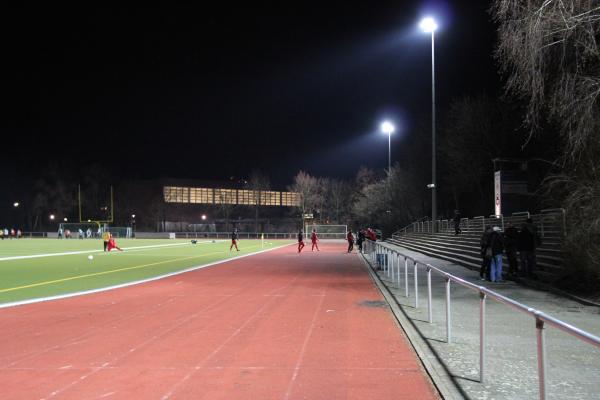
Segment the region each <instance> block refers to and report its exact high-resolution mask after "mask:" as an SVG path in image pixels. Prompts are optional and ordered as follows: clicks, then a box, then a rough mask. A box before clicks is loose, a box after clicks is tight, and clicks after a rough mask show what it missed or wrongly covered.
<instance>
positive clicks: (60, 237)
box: [58, 228, 63, 239]
mask: <svg viewBox="0 0 600 400" xmlns="http://www.w3.org/2000/svg"><path fill="white" fill-rule="evenodd" d="M58 238H59V239H62V238H63V228H58Z"/></svg>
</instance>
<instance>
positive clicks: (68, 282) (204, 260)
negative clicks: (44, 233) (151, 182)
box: [0, 239, 290, 304]
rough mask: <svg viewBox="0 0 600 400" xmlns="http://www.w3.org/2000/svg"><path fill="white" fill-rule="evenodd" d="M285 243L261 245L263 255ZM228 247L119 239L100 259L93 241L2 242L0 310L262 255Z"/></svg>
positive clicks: (246, 246)
mask: <svg viewBox="0 0 600 400" xmlns="http://www.w3.org/2000/svg"><path fill="white" fill-rule="evenodd" d="M287 243H290V241H283V240H275V241H274V240H268V241H267V240H265V241H264V249H269V248H273V247H278V246H281V245H284V244H287ZM230 244H231V241H229V240H216V241H215V242H213V241H212V240H201V239H199V240H198V243H197V244H192V243H191V242H190V241H189V240H158V239H154V240H153V239H121V240H117V245H118V246H119V247H121V248H123V249H124V250H125V251H123V252H119V251H115V250H113V251H112V252H110V253H105V252H103V251H102V241H101V240H97V239H87V240H77V239H70V240H57V239H19V240H3V241H0V304H5V303H12V302H17V301H23V300H29V299H35V298H43V297H49V296H56V295H62V294H67V293H74V292H81V291H85V290H92V289H98V288H103V287H108V286H114V285H119V284H123V283H127V282H132V281H138V280H142V279H148V278H152V277H156V276H160V275H164V274H168V273H172V272H177V271H181V270H185V269H188V268H192V267H196V266H200V265H204V264H208V263H211V262H216V261H220V260H225V259H227V258H232V257H237V256H240V255H245V254H249V253H254V252H257V251H261V250H263V247H262V243H261V241H260V240H241V241H239V242H238V246H239V248H240V251H239V252H237V251H235V250H234V251H232V252H229V245H230ZM60 253H73V254H60ZM53 254H54V255H53ZM90 255H91V256H93V259H92V260H90V259H89V258H88V257H89V256H90Z"/></svg>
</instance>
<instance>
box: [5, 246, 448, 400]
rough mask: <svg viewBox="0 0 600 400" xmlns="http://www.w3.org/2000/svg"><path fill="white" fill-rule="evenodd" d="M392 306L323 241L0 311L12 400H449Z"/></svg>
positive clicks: (356, 266)
mask: <svg viewBox="0 0 600 400" xmlns="http://www.w3.org/2000/svg"><path fill="white" fill-rule="evenodd" d="M305 250H306V249H305ZM382 301H383V297H382V296H381V294H380V293H379V292H378V290H377V288H376V287H375V286H374V285H373V283H372V282H371V279H370V278H369V275H368V273H367V271H366V268H365V266H364V265H363V263H362V262H361V260H360V259H359V258H358V257H357V256H356V254H346V253H345V249H344V245H343V244H334V243H330V244H328V243H325V242H323V243H322V245H321V251H320V252H314V253H312V252H311V251H310V250H309V251H305V252H303V253H302V254H298V253H297V250H296V249H295V246H288V247H284V248H282V249H279V250H275V251H272V252H269V253H263V254H259V255H256V256H252V257H247V258H243V259H239V260H235V261H231V262H227V263H224V264H221V265H217V266H214V267H210V268H207V269H202V270H198V271H194V272H190V273H186V274H182V275H178V276H174V277H171V278H167V279H163V280H159V281H154V282H150V283H146V284H141V285H136V286H132V287H128V288H123V289H117V290H111V291H107V292H103V293H97V294H92V295H87V296H80V297H75V298H70V299H63V300H56V301H49V302H44V303H38V304H30V305H25V306H18V307H13V308H7V309H1V310H0V324H1V326H2V329H1V330H0V388H1V389H0V391H1V393H2V394H1V397H2V399H78V400H80V399H236V400H237V399H328V400H329V399H378V400H381V399H395V400H399V399H412V400H415V399H438V398H439V397H438V395H437V392H436V391H435V389H434V387H433V385H432V384H431V382H430V381H429V378H428V377H427V375H426V374H425V373H424V371H423V369H422V367H421V364H420V362H419V361H418V359H417V357H416V355H415V353H414V352H413V350H412V349H411V347H410V345H409V344H408V342H407V339H406V338H405V336H404V335H403V333H402V331H401V330H400V328H399V327H398V326H397V325H396V323H395V322H394V319H393V316H392V314H391V312H390V311H389V308H387V307H386V306H382V303H381V302H382Z"/></svg>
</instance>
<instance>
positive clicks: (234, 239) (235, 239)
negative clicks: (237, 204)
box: [229, 228, 240, 251]
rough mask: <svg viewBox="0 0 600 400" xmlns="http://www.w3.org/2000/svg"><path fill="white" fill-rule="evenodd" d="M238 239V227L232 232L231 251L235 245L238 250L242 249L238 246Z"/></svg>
mask: <svg viewBox="0 0 600 400" xmlns="http://www.w3.org/2000/svg"><path fill="white" fill-rule="evenodd" d="M237 240H238V233H237V228H236V229H234V230H233V232H231V246H229V251H231V249H233V248H234V247H235V249H236V250H237V251H240V249H238V247H237Z"/></svg>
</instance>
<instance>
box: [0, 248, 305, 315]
mask: <svg viewBox="0 0 600 400" xmlns="http://www.w3.org/2000/svg"><path fill="white" fill-rule="evenodd" d="M292 244H294V243H288V244H284V245H281V246H277V247H273V248H271V249H266V250H261V251H257V252H256V253H250V254H244V255H241V256H237V257H232V258H226V259H224V260H219V261H215V262H212V263H208V264H203V265H197V266H195V267H190V268H187V269H183V270H181V271H175V272H170V273H168V274H164V275H158V276H155V277H152V278H147V279H142V280H139V281H133V282H127V283H122V284H120V285H114V286H107V287H103V288H98V289H91V290H84V291H82V292H74V293H66V294H60V295H56V296H50V297H40V298H37V299H28V300H22V301H16V302H13V303H4V304H0V309H2V308H7V307H15V306H21V305H25V304H32V303H40V302H42V301H50V300H59V299H65V298H68V297H75V296H83V295H86V294H92V293H99V292H104V291H107V290H113V289H120V288H124V287H127V286H133V285H139V284H142V283H147V282H152V281H157V280H159V279H163V278H168V277H170V276H175V275H179V274H184V273H186V272H191V271H195V270H197V269H202V268H207V267H212V266H213V265H218V264H223V263H226V262H229V261H235V260H238V259H240V258H245V257H250V256H254V255H256V254H261V253H266V252H268V251H272V250H277V249H280V248H282V247H285V246H291V245H292Z"/></svg>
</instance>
